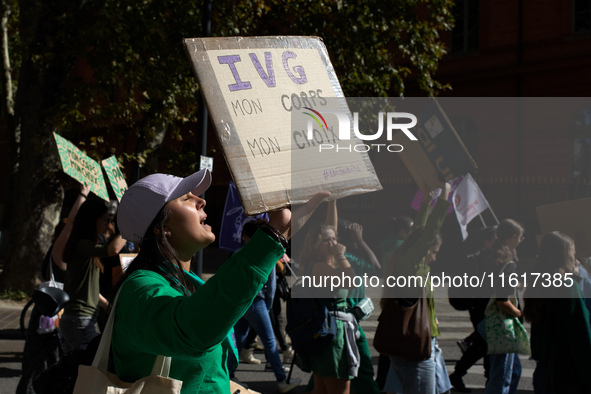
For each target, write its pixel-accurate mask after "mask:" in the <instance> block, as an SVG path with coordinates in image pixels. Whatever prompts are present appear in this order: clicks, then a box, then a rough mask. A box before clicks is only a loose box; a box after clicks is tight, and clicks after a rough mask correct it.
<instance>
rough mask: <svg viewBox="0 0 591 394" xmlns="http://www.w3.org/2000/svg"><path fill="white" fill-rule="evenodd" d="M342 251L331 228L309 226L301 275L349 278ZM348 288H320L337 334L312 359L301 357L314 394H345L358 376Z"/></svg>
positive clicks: (302, 253) (352, 274)
mask: <svg viewBox="0 0 591 394" xmlns="http://www.w3.org/2000/svg"><path fill="white" fill-rule="evenodd" d="M345 250H346V248H345V246H344V245H342V244H340V243H338V241H337V234H336V231H335V229H334V228H333V227H332V226H327V225H326V224H321V225H316V226H314V227H312V228H311V229H310V230H309V231H308V234H307V235H306V238H305V240H304V243H303V246H302V251H301V256H300V261H299V263H300V266H301V267H303V270H302V274H303V275H310V276H312V277H317V278H324V277H329V276H339V277H341V276H342V275H344V276H345V277H349V278H351V279H352V278H353V277H354V276H355V271H354V270H353V268H352V267H351V264H350V263H349V261H348V259H347V258H346V257H345ZM343 282H346V281H343ZM343 284H345V283H341V285H343ZM345 285H347V284H345ZM348 289H349V288H348V287H341V288H339V287H336V288H334V290H333V291H332V292H331V289H322V295H323V296H325V298H322V302H323V303H324V304H325V305H326V307H327V309H328V311H329V313H331V314H333V315H334V316H335V322H336V331H337V332H336V334H335V336H334V339H333V341H332V343H331V344H330V345H328V346H325V347H323V348H322V349H319V350H318V351H317V354H314V355H313V356H306V357H302V366H303V369H304V370H308V369H310V370H311V371H312V373H313V379H314V389H313V391H312V393H315V394H316V393H329V394H331V393H344V394H347V393H349V392H350V389H351V379H353V378H354V377H355V376H357V369H358V368H359V350H358V347H357V344H356V343H355V342H354V340H353V339H351V338H356V333H355V332H352V331H356V328H355V327H354V326H356V320H355V317H354V316H353V314H351V313H348V312H347V310H348V304H347V293H348ZM329 296H330V298H329ZM354 323H355V324H354ZM352 326H353V327H352Z"/></svg>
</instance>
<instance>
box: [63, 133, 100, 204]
mask: <svg viewBox="0 0 591 394" xmlns="http://www.w3.org/2000/svg"><path fill="white" fill-rule="evenodd" d="M53 136H54V137H55V142H56V144H57V150H58V152H59V155H60V159H61V161H62V167H63V169H64V172H65V173H66V174H68V175H69V176H71V177H72V178H74V179H76V180H77V181H78V182H80V183H82V184H87V185H90V190H91V191H92V192H93V193H94V194H96V195H97V196H99V197H100V198H102V199H104V200H106V201H109V193H108V192H107V185H106V184H105V178H103V171H102V170H101V166H100V165H99V163H97V162H96V161H94V160H92V159H91V158H90V157H88V156H87V155H86V154H85V153H84V152H82V151H81V150H80V149H78V148H77V147H76V145H74V144H72V143H71V142H70V141H68V140H67V139H65V138H63V137H61V136H59V135H58V134H56V133H53Z"/></svg>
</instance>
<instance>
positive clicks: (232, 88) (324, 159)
mask: <svg viewBox="0 0 591 394" xmlns="http://www.w3.org/2000/svg"><path fill="white" fill-rule="evenodd" d="M185 46H186V49H187V52H188V55H189V58H190V59H191V62H192V65H193V69H194V71H195V75H196V77H197V80H198V83H199V85H200V89H201V93H202V95H203V97H204V99H205V102H206V104H207V107H208V110H209V113H210V117H211V119H212V121H213V123H214V125H215V129H216V130H215V131H216V135H217V137H218V140H219V141H220V145H221V146H222V149H223V151H224V157H225V158H226V162H227V163H228V167H229V168H230V172H231V174H232V178H233V179H234V182H235V184H236V187H237V189H238V192H239V195H240V199H241V200H242V203H243V206H244V209H245V212H246V213H247V214H249V215H254V214H258V213H261V212H266V211H268V210H271V209H277V208H281V207H284V206H286V205H288V204H293V203H302V202H305V201H307V200H308V199H309V198H310V197H311V196H312V195H314V194H315V193H317V192H319V191H322V190H327V191H330V192H331V193H332V196H331V198H340V197H344V196H346V195H351V194H358V193H364V192H369V191H374V190H380V189H381V185H380V183H379V181H378V179H377V176H376V174H375V171H374V168H373V166H372V164H371V161H370V160H369V157H368V155H367V153H366V152H340V154H338V153H335V152H332V153H331V152H319V151H318V145H319V144H321V143H323V142H322V141H325V142H328V141H334V139H335V132H336V130H332V128H330V130H325V134H323V135H320V136H317V139H316V140H309V139H307V136H306V132H305V128H306V125H307V120H306V119H305V118H302V125H303V126H302V127H301V128H293V125H292V115H294V114H296V113H297V114H299V113H301V111H306V110H309V109H320V110H327V109H329V108H328V107H329V100H328V98H333V99H334V98H343V99H344V96H343V93H342V90H341V87H340V84H339V82H338V79H337V77H336V75H335V73H334V70H333V68H332V65H331V63H330V59H329V58H328V53H327V51H326V48H325V46H324V44H323V43H322V41H321V40H320V39H319V38H317V37H219V38H215V37H212V38H194V39H186V40H185ZM336 135H338V132H337V133H336ZM318 138H320V140H319V139H318ZM321 140H322V141H321Z"/></svg>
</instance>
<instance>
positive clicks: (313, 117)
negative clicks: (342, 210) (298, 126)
mask: <svg viewBox="0 0 591 394" xmlns="http://www.w3.org/2000/svg"><path fill="white" fill-rule="evenodd" d="M304 108H305V109H307V110H308V111H312V112H314V113H315V114H316V115H318V116H319V117H320V119H322V123H324V126H325V127H322V124H320V119H318V118H317V117H316V116H314V115H312V114H310V113H308V112H302V113H303V114H306V115H308V116H310V117H311V118H312V119H314V120H315V121H316V123H318V126H320V129H324V131H327V130H328V125H327V124H326V120H324V117H323V116H322V115H320V112H318V111H316V110H313V109H312V108H308V107H304ZM308 127H310V126H309V125H308Z"/></svg>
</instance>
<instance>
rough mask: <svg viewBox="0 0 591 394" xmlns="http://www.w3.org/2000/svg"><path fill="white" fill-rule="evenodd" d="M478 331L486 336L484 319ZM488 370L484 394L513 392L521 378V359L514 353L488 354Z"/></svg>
mask: <svg viewBox="0 0 591 394" xmlns="http://www.w3.org/2000/svg"><path fill="white" fill-rule="evenodd" d="M477 329H478V332H479V333H480V335H482V337H483V338H486V319H484V320H482V321H481V322H480V323H479V324H478V327H477ZM488 358H489V361H490V372H489V378H488V381H487V382H486V390H485V393H486V394H515V392H516V391H517V385H518V384H519V379H520V378H521V361H520V360H519V356H518V355H517V354H516V353H508V354H489V355H488Z"/></svg>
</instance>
